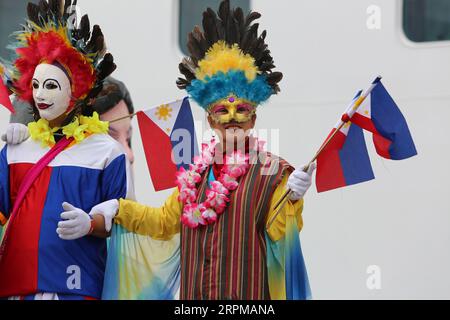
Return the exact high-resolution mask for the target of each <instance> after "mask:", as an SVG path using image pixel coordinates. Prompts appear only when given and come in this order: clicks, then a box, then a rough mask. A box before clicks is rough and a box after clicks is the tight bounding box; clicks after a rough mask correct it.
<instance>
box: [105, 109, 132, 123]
mask: <svg viewBox="0 0 450 320" xmlns="http://www.w3.org/2000/svg"><path fill="white" fill-rule="evenodd" d="M138 112H139V111H138ZM138 112H135V113H132V114H130V115H128V116H124V117H120V118H117V119H114V120H111V121H108V122H109V123H114V122H117V121H120V120H125V119H128V118H133V117H134V116H135V115H137V114H138Z"/></svg>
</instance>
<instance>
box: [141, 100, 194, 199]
mask: <svg viewBox="0 0 450 320" xmlns="http://www.w3.org/2000/svg"><path fill="white" fill-rule="evenodd" d="M137 118H138V124H139V131H140V133H141V139H142V144H143V147H144V153H145V158H146V160H147V165H148V169H149V171H150V176H151V179H152V182H153V186H154V188H155V190H156V191H160V190H165V189H169V188H173V187H175V185H176V184H175V179H176V176H175V174H176V172H177V170H178V169H179V168H180V167H182V166H183V167H185V168H186V169H187V168H188V166H189V164H191V163H192V159H193V157H194V156H195V155H197V154H198V146H197V139H196V135H195V128H194V119H193V116H192V111H191V106H190V104H189V99H188V98H187V97H186V98H184V99H183V100H179V101H175V102H172V103H168V104H164V105H161V106H158V107H156V108H152V109H149V110H145V111H139V112H138V113H137Z"/></svg>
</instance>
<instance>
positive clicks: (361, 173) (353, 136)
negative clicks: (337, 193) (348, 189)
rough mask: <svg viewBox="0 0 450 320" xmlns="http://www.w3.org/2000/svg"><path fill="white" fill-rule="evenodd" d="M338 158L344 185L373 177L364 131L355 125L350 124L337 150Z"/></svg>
mask: <svg viewBox="0 0 450 320" xmlns="http://www.w3.org/2000/svg"><path fill="white" fill-rule="evenodd" d="M339 158H340V160H341V166H342V171H343V174H344V179H345V185H347V186H350V185H353V184H357V183H361V182H365V181H369V180H372V179H375V175H374V173H373V170H372V165H371V163H370V157H369V153H368V151H367V146H366V141H365V140H364V132H363V130H362V129H361V128H360V127H358V126H357V125H354V124H351V125H350V128H349V131H348V134H347V138H346V139H345V143H344V145H343V147H342V149H341V150H339Z"/></svg>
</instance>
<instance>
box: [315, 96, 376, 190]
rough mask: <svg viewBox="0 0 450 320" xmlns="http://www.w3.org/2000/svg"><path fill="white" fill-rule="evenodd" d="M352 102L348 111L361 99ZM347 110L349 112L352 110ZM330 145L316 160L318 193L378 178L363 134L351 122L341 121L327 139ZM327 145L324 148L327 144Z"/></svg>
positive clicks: (357, 97) (356, 98) (356, 97)
mask: <svg viewBox="0 0 450 320" xmlns="http://www.w3.org/2000/svg"><path fill="white" fill-rule="evenodd" d="M361 93H362V92H361V91H360V92H358V94H357V95H356V96H355V98H354V99H353V101H352V103H351V104H350V106H349V109H350V108H351V107H353V105H354V104H355V102H356V101H357V100H358V99H359V98H360V97H361ZM349 109H348V110H349ZM330 137H332V139H331V140H330V142H329V143H328V144H327V145H326V146H325V148H324V149H323V150H322V151H321V152H320V154H319V156H318V157H317V173H316V187H317V192H324V191H329V190H333V189H336V188H341V187H345V186H349V185H353V184H357V183H361V182H365V181H369V180H372V179H374V178H375V176H374V174H373V170H372V165H371V163H370V158H369V154H368V151H367V146H366V142H365V140H364V133H363V130H362V129H361V128H360V127H358V126H356V125H354V124H353V123H351V122H346V123H345V124H344V121H343V120H340V121H339V122H338V123H337V124H336V126H335V127H334V128H333V130H332V131H331V132H330V134H329V135H328V137H327V139H326V140H325V143H326V142H327V141H328V140H329V138H330ZM325 143H324V144H325Z"/></svg>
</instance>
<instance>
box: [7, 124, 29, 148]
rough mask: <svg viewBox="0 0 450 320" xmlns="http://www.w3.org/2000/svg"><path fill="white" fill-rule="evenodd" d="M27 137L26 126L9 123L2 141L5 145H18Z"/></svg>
mask: <svg viewBox="0 0 450 320" xmlns="http://www.w3.org/2000/svg"><path fill="white" fill-rule="evenodd" d="M29 136H30V133H29V132H28V128H27V126H25V125H23V124H21V123H10V124H8V129H6V133H5V134H3V135H2V140H3V141H5V142H6V143H7V144H19V143H22V142H24V141H25V140H27V139H28V137H29Z"/></svg>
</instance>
